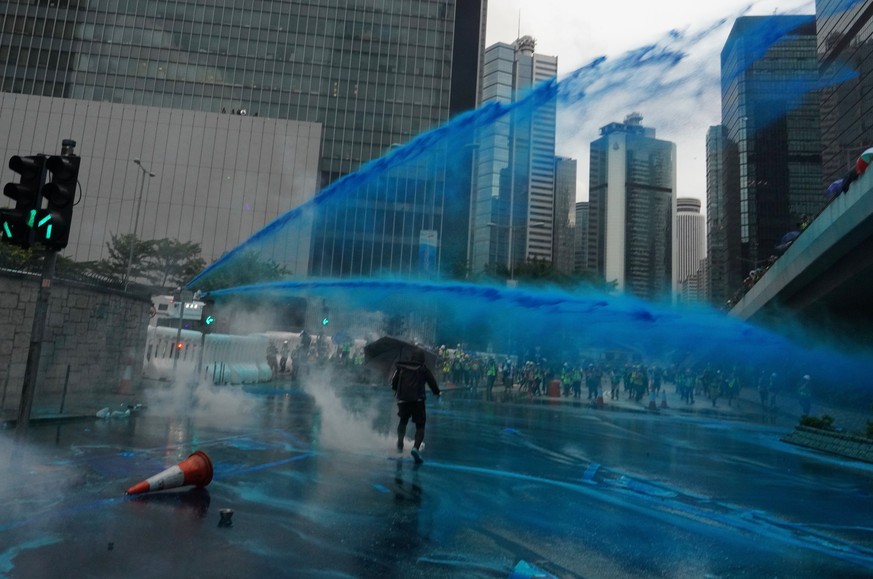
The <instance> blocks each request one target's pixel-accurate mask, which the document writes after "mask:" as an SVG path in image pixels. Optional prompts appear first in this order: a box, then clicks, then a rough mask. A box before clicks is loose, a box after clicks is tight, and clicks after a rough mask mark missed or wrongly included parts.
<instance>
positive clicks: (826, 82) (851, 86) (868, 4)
mask: <svg viewBox="0 0 873 579" xmlns="http://www.w3.org/2000/svg"><path fill="white" fill-rule="evenodd" d="M815 10H816V23H817V32H816V35H817V49H818V63H819V67H820V71H821V76H822V84H823V89H822V91H821V134H822V178H823V183H822V185H823V186H827V185H829V184H830V183H832V182H833V181H835V180H837V179H839V178H841V177H843V176H844V175H845V174H846V173H847V172H848V170H849V169H850V168H851V167H853V166H854V164H855V160H856V159H857V158H858V155H859V154H860V153H861V152H862V151H864V150H865V149H867V148H868V147H871V146H873V123H871V122H870V120H869V119H870V118H873V99H871V98H869V95H870V94H871V91H873V59H871V56H873V0H862V1H860V2H845V1H844V0H843V1H839V0H817V1H816V3H815Z"/></svg>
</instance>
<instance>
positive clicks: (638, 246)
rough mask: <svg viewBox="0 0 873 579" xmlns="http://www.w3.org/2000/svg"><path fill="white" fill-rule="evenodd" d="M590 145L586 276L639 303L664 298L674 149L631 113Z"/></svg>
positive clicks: (669, 288) (669, 282) (669, 280)
mask: <svg viewBox="0 0 873 579" xmlns="http://www.w3.org/2000/svg"><path fill="white" fill-rule="evenodd" d="M600 134H601V137H600V138H599V139H597V140H595V141H593V142H592V143H591V166H590V170H589V171H590V172H589V181H588V190H589V195H588V197H589V199H588V205H589V214H588V270H589V271H591V272H594V273H596V274H597V275H598V276H600V277H601V278H602V279H603V280H604V281H605V282H607V283H615V284H616V289H618V290H619V291H625V292H627V293H629V294H632V295H635V296H637V297H640V298H644V299H663V298H665V297H670V296H671V294H672V292H673V291H674V289H675V287H676V282H675V276H674V269H673V263H674V261H675V258H674V252H675V248H674V243H673V232H674V231H675V228H674V221H675V220H674V216H675V214H676V145H675V144H674V143H671V142H670V141H663V140H660V139H656V138H655V130H654V129H652V128H648V127H644V126H643V125H642V116H641V115H639V114H637V113H633V114H630V115H628V117H627V118H626V119H625V121H624V122H623V123H610V124H608V125H606V126H604V127H602V128H601V129H600Z"/></svg>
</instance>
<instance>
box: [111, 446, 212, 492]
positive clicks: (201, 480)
mask: <svg viewBox="0 0 873 579" xmlns="http://www.w3.org/2000/svg"><path fill="white" fill-rule="evenodd" d="M210 482H212V461H211V460H209V457H208V456H206V453H205V452H203V451H202V450H198V451H197V452H195V453H194V454H192V455H191V456H189V457H188V458H186V459H185V460H183V461H182V462H180V463H179V464H177V465H176V466H171V467H170V468H168V469H166V470H165V471H163V472H159V473H158V474H156V475H155V476H153V477H150V478H147V479H146V480H144V481H142V482H138V483H136V484H135V485H133V486H132V487H130V488H129V489H127V492H126V493H125V494H128V495H138V494H140V493H147V492H149V491H162V490H164V489H172V488H176V487H183V486H187V485H194V486H197V487H205V486H206V485H208V484H209V483H210Z"/></svg>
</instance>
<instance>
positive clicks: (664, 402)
mask: <svg viewBox="0 0 873 579" xmlns="http://www.w3.org/2000/svg"><path fill="white" fill-rule="evenodd" d="M661 408H667V391H666V390H661Z"/></svg>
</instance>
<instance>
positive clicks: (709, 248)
mask: <svg viewBox="0 0 873 579" xmlns="http://www.w3.org/2000/svg"><path fill="white" fill-rule="evenodd" d="M728 155H731V158H736V146H735V145H732V144H731V143H729V142H728V140H727V137H726V136H725V129H724V127H723V126H721V125H716V126H713V127H710V128H709V130H708V131H707V132H706V255H707V268H706V271H707V272H708V276H707V279H706V287H707V292H708V293H707V295H706V299H707V301H709V302H710V303H711V304H713V305H716V306H722V305H724V304H725V303H726V302H727V300H728V298H729V297H730V294H729V293H728V292H729V290H730V287H731V285H730V283H729V282H728V256H729V255H732V254H733V255H736V254H738V253H739V238H738V237H737V238H730V237H728V231H729V229H730V228H729V227H728V222H729V221H732V222H734V223H739V217H740V212H739V203H731V202H729V200H728V196H729V193H730V192H733V193H734V198H737V199H738V191H737V190H738V186H737V184H736V183H732V184H731V187H728V183H727V176H726V174H725V172H726V169H727V167H728V163H727V161H726V159H727V158H728ZM728 208H731V209H732V211H733V213H731V214H728ZM731 242H734V244H735V247H731V248H729V243H731Z"/></svg>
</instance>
